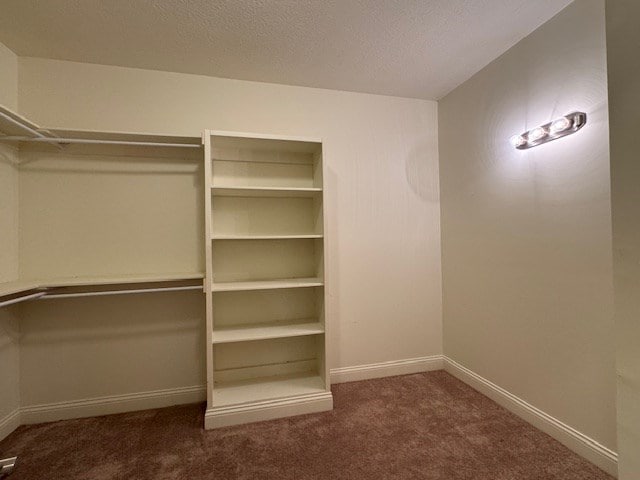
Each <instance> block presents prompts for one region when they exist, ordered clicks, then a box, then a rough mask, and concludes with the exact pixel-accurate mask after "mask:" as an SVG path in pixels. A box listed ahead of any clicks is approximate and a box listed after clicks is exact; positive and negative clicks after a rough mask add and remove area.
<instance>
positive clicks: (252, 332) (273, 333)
mask: <svg viewBox="0 0 640 480" xmlns="http://www.w3.org/2000/svg"><path fill="white" fill-rule="evenodd" d="M322 333H324V325H322V324H321V323H319V322H312V321H307V322H299V323H289V324H271V325H269V324H263V325H246V326H241V327H235V328H220V329H215V328H214V330H213V344H214V345H215V344H219V343H234V342H251V341H255V340H268V339H271V338H287V337H302V336H305V335H319V334H322Z"/></svg>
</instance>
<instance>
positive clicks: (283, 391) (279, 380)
mask: <svg viewBox="0 0 640 480" xmlns="http://www.w3.org/2000/svg"><path fill="white" fill-rule="evenodd" d="M323 392H326V388H325V385H324V381H323V379H322V378H321V377H320V376H318V375H317V374H313V373H307V374H297V375H287V376H279V377H266V378H257V379H252V380H245V381H241V382H229V383H217V384H216V385H215V387H214V391H213V401H212V405H211V407H213V408H216V407H223V406H228V405H238V404H243V403H252V402H257V401H263V400H271V399H274V398H283V397H295V396H299V395H309V394H314V393H323Z"/></svg>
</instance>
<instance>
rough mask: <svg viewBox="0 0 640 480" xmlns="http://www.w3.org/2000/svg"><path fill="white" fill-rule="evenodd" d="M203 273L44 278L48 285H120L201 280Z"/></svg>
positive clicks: (43, 283) (43, 282)
mask: <svg viewBox="0 0 640 480" xmlns="http://www.w3.org/2000/svg"><path fill="white" fill-rule="evenodd" d="M202 278H204V274H202V273H165V274H162V273H158V274H148V275H119V276H115V275H114V276H109V277H80V276H78V277H64V278H51V279H47V280H42V281H41V282H40V283H41V284H42V285H43V286H46V287H81V286H90V285H118V284H126V283H154V282H176V281H181V280H200V279H202Z"/></svg>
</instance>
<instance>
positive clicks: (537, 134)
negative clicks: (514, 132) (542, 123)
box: [527, 127, 547, 143]
mask: <svg viewBox="0 0 640 480" xmlns="http://www.w3.org/2000/svg"><path fill="white" fill-rule="evenodd" d="M546 134H547V130H546V129H544V128H542V127H537V128H534V129H533V130H531V131H530V132H529V135H527V139H528V140H529V142H530V143H531V142H537V141H538V140H540V139H541V138H543V137H544V136H545V135H546Z"/></svg>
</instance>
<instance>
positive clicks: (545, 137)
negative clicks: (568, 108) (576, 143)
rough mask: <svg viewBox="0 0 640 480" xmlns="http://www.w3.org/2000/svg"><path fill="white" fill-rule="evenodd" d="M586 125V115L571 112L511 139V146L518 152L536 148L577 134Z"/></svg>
mask: <svg viewBox="0 0 640 480" xmlns="http://www.w3.org/2000/svg"><path fill="white" fill-rule="evenodd" d="M586 123H587V114H586V113H584V112H572V113H570V114H568V115H565V116H564V117H560V118H558V119H556V120H554V121H553V122H549V123H546V124H544V125H541V126H539V127H536V128H534V129H532V130H529V131H528V132H524V133H523V134H521V135H514V136H513V137H511V145H513V146H514V147H516V148H517V149H518V150H526V149H527V148H531V147H537V146H538V145H542V144H543V143H547V142H550V141H551V140H556V139H558V138H561V137H566V136H567V135H571V134H572V133H575V132H577V131H578V130H580V129H581V128H582V127H584V126H585V125H586Z"/></svg>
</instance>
